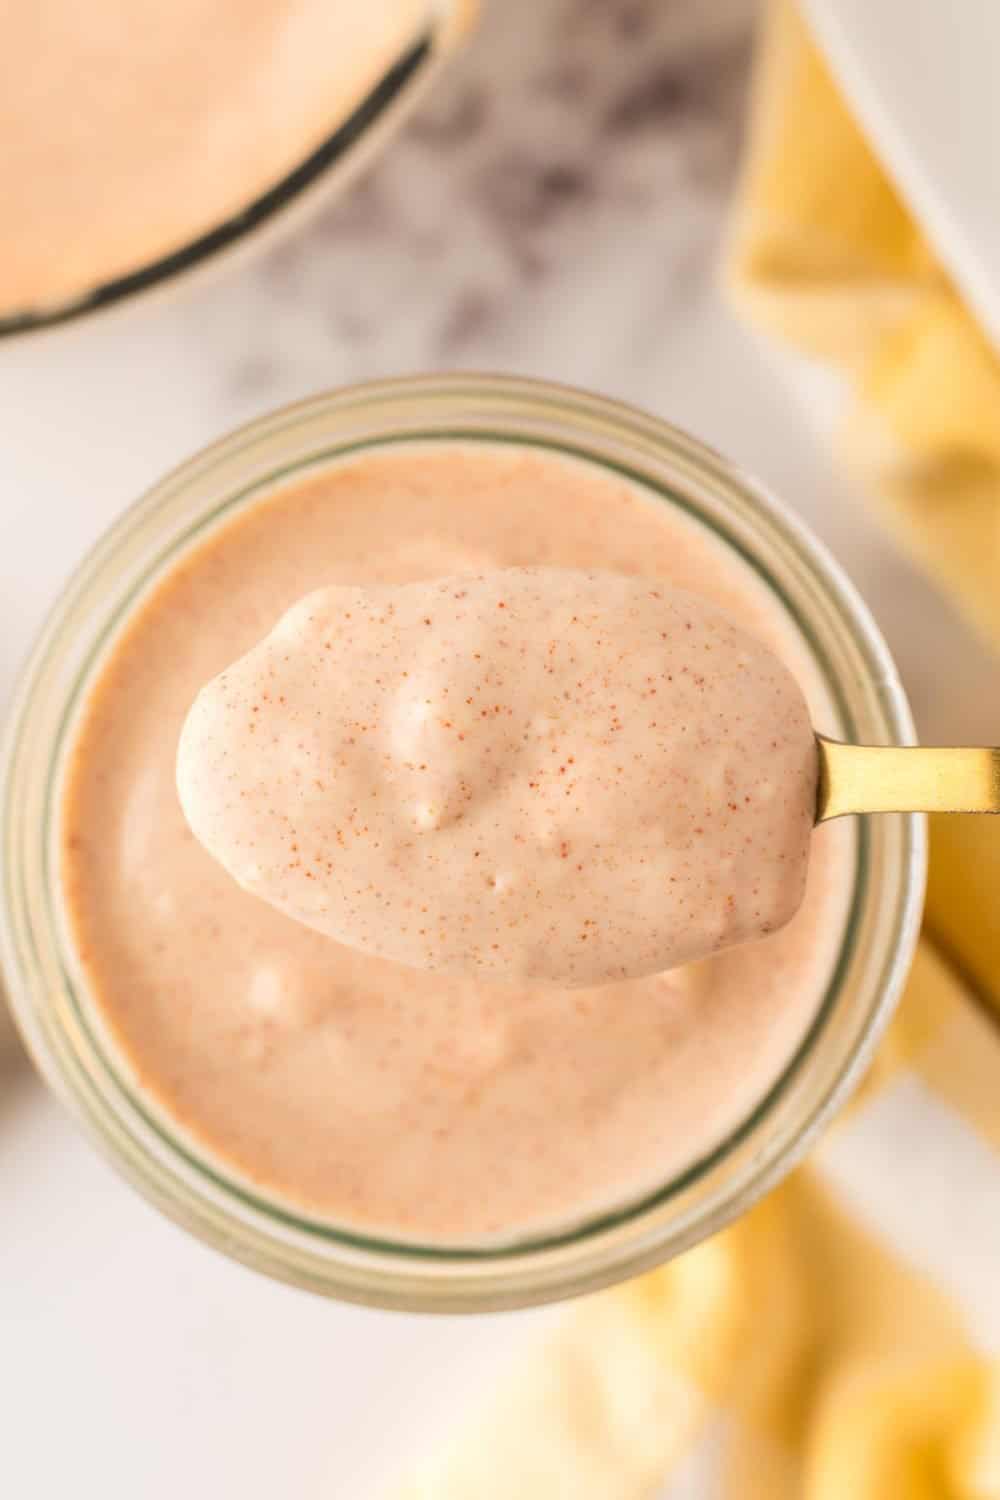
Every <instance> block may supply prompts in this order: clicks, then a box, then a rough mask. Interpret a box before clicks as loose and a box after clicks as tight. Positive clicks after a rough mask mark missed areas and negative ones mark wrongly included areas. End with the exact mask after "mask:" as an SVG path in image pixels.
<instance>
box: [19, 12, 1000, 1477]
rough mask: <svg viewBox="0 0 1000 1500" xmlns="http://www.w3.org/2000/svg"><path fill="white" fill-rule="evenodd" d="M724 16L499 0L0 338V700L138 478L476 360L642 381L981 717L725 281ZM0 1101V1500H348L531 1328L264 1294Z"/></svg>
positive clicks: (35, 1111) (900, 650)
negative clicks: (292, 152) (341, 190)
mask: <svg viewBox="0 0 1000 1500" xmlns="http://www.w3.org/2000/svg"><path fill="white" fill-rule="evenodd" d="M752 12H753V5H752V3H751V0H715V3H714V4H713V6H712V7H710V8H707V9H706V8H705V7H701V6H698V7H696V6H687V5H679V4H660V3H657V0H547V3H546V4H544V5H543V4H539V3H538V0H506V3H501V0H495V3H494V5H493V6H492V7H491V8H489V10H488V15H487V19H486V24H485V26H484V28H483V31H482V32H481V34H480V36H479V37H478V38H477V40H476V42H475V43H474V45H473V46H472V48H471V49H470V50H469V52H468V54H467V55H466V56H465V57H464V58H462V59H461V60H460V62H459V63H458V64H457V65H456V66H455V67H454V69H453V70H452V71H451V73H450V74H449V75H448V76H447V78H446V79H444V80H443V82H442V84H441V86H440V87H439V88H438V90H437V91H436V92H435V95H434V98H433V99H432V100H431V101H429V103H428V104H427V105H426V106H425V107H424V108H423V109H422V110H421V112H420V114H419V116H418V118H417V119H416V120H414V122H413V123H412V124H411V126H410V127H409V128H408V130H407V131H406V133H405V134H404V136H403V137H402V138H401V139H399V140H398V141H397V142H396V143H395V144H394V145H393V146H392V147H391V148H390V150H389V151H388V153H387V154H386V155H385V156H384V157H383V159H382V160H381V161H380V162H379V163H378V165H377V166H376V168H375V169H374V170H373V171H372V172H371V173H369V175H368V176H367V177H366V178H365V179H364V180H363V181H362V182H360V183H359V184H358V185H357V186H356V187H355V188H354V189H353V190H352V191H351V193H350V194H349V196H348V197H347V198H346V199H344V200H343V201H341V202H339V203H336V204H331V205H330V206H329V207H327V208H326V209H325V210H324V211H323V212H322V213H321V214H320V216H319V217H318V219H316V220H315V221H314V222H313V224H312V225H311V226H310V227H308V228H306V229H304V230H300V231H297V232H296V234H295V235H294V237H292V238H291V239H289V240H286V241H285V242H284V243H283V244H281V245H280V246H278V247H276V248H274V249H273V250H271V251H269V252H268V253H267V254H266V255H265V256H264V257H263V258H262V259H257V260H255V261H253V262H251V263H249V264H246V265H243V266H240V267H235V268H230V269H228V270H227V271H226V272H225V273H222V272H220V274H219V275H218V276H217V277H210V278H207V279H206V280H204V281H202V282H200V283H198V284H193V285H192V286H190V287H189V288H186V289H184V290H183V291H180V292H178V293H177V295H176V296H173V297H163V298H157V299H155V300H152V301H150V302H148V303H145V304H137V305H136V306H134V307H131V308H126V309H124V310H122V311H121V312H118V313H115V314H112V315H107V316H106V317H104V318H103V319H98V320H95V321H93V322H91V323H89V324H81V325H79V326H78V327H74V328H68V329H66V330H64V331H61V332H56V333H52V334H47V335H44V336H38V337H35V338H32V339H30V340H27V341H23V342H21V343H11V344H7V345H3V346H0V627H2V628H0V698H3V697H6V694H7V692H8V691H9V688H10V685H11V683H12V681H13V677H14V674H15V670H16V665H17V662H18V660H19V659H20V657H21V656H22V655H23V653H24V651H25V650H26V648H27V646H28V643H29V641H30V639H31V637H32V635H33V633H34V632H35V630H36V628H37V627H38V624H39V622H40V620H41V618H42V616H43V615H44V612H45V610H46V607H47V606H48V604H49V602H50V601H51V599H52V598H53V596H54V594H55V593H56V591H57V589H58V587H59V584H60V582H61V581H62V580H63V579H64V578H65V576H66V574H67V572H68V571H69V570H70V569H71V567H72V566H73V564H74V562H75V561H76V560H77V558H78V557H79V555H80V553H81V551H82V550H83V549H84V548H85V547H86V546H87V545H88V544H89V543H90V542H91V541H92V540H93V539H94V538H95V537H96V536H97V534H98V533H99V532H100V530H101V529H102V528H103V527H104V526H105V525H106V524H107V522H108V521H109V520H110V519H111V518H112V517H113V516H114V515H116V514H117V512H118V511H119V510H120V508H121V507H122V506H123V505H124V504H125V503H126V502H127V501H128V500H129V499H131V498H132V497H133V496H134V495H135V494H136V493H137V492H138V491H139V490H140V489H141V488H142V487H143V486H144V485H145V484H146V483H147V482H149V481H150V480H152V479H153V478H155V477H156V476H157V475H158V474H159V473H160V472H161V471H162V470H163V469H164V467H165V466H167V465H169V464H171V463H173V462H174V461H175V460H177V459H179V458H181V457H182V456H184V455H185V454H187V453H189V452H190V451H191V450H192V449H194V448H196V447H197V446H198V445H200V444H201V443H203V442H205V441H206V440H208V439H210V438H212V437H214V436H216V435H217V434H218V433H220V432H221V431H223V430H225V429H227V428H229V427H231V426H232V425H234V424H235V423H237V422H240V421H243V420H245V419H246V418H248V417H251V416H253V415H254V414H255V413H257V412H260V411H262V410H264V409H266V408H268V407H271V406H274V405H276V404H278V403H281V402H284V401H287V400H290V399H293V398H295V397H298V396H301V395H304V394H306V393H309V392H311V391H314V390H316V389H318V388H321V387H324V386H329V385H333V384H338V383H341V382H344V381H349V380H354V379H358V378H364V377H367V376H371V375H377V374H387V373H397V372H403V371H413V370H420V369H429V368H446V367H449V366H450V367H460V368H476V367H478V368H493V369H504V370H513V371H518V372H524V373H529V374H536V375H545V376H551V377H555V378H557V379H561V380H566V381H571V382H576V383H579V384H582V385H587V386H591V387H593V388H595V389H597V390H600V391H603V392H606V393H608V394H611V395H614V396H618V397H622V398H625V399H627V400H631V401H635V402H637V403H640V404H642V405H643V406H645V407H647V408H649V409H651V410H653V411H655V412H658V413H660V414H663V415H665V416H668V417H669V418H671V419H672V420H674V421H676V422H678V423H680V424H681V425H683V426H686V427H689V428H691V429H692V430H694V431H695V432H696V433H698V434H699V435H701V436H702V437H704V438H705V439H707V440H708V441H709V442H710V443H712V444H713V445H714V446H716V447H717V448H719V449H721V450H723V451H725V452H726V453H728V454H729V455H730V456H732V457H734V458H735V459H737V460H739V461H740V462H742V463H743V464H745V465H746V466H748V467H749V468H750V469H752V470H753V471H755V472H756V473H757V474H758V475H759V476H760V477H761V478H763V479H764V480H765V481H767V482H768V483H769V484H770V485H771V486H772V487H773V488H774V489H775V490H776V491H777V492H778V493H779V494H781V495H782V496H783V497H784V498H785V499H786V500H787V501H788V502H789V503H790V504H792V505H793V506H795V507H796V508H797V509H798V510H799V511H800V512H801V513H802V514H803V515H804V516H806V517H807V518H808V519H809V521H810V522H811V523H812V524H813V525H814V527H815V528H816V529H817V530H818V531H819V532H820V534H821V535H822V536H824V537H825V538H826V540H827V541H828V542H829V544H830V545H831V547H832V548H833V550H834V551H835V552H836V553H837V555H838V556H839V557H840V558H841V559H842V560H843V561H844V562H845V563H846V565H847V567H848V569H849V571H850V572H851V573H852V575H853V576H854V578H855V580H856V581H857V583H858V584H859V585H860V587H861V588H862V590H863V592H864V593H865V594H866V595H867V597H868V599H869V601H870V602H871V603H872V605H873V607H874V610H875V613H876V615H877V616H878V617H879V619H880V621H881V623H882V625H883V628H884V629H885V631H886V633H887V635H888V636H889V639H890V643H891V645H892V647H893V649H894V651H895V652H896V655H897V659H898V660H899V662H900V665H901V668H902V670H903V674H904V679H905V680H906V682H907V683H908V686H909V688H910V691H911V694H912V697H913V700H914V704H915V707H916V710H917V715H918V719H919V721H920V724H921V728H922V730H923V732H924V734H925V737H927V738H942V739H944V738H955V739H958V738H963V737H969V738H977V737H982V738H993V737H1000V716H998V712H997V710H996V709H995V708H993V707H991V700H992V699H993V698H994V697H995V695H994V693H993V683H994V681H995V677H992V676H990V664H989V662H988V659H987V658H986V656H985V654H984V653H983V652H982V651H981V650H979V648H977V647H976V646H975V643H974V642H972V641H971V640H970V638H969V637H968V635H967V634H966V632H965V630H964V628H963V627H962V626H961V624H960V623H959V622H958V621H957V620H956V619H955V617H954V615H953V614H952V612H951V611H950V609H949V608H948V607H947V606H946V605H945V604H944V603H942V602H941V600H940V599H938V598H937V597H936V596H935V594H934V593H933V591H932V590H931V589H930V588H929V587H928V586H927V585H926V583H925V582H924V581H923V580H922V579H921V578H920V577H918V576H917V575H916V574H915V573H914V572H913V570H912V569H911V568H910V567H909V566H908V564H906V563H905V562H904V561H903V560H902V559H901V558H899V557H898V556H897V555H896V554H895V552H894V551H893V549H892V548H891V546H890V545H889V544H888V542H887V541H886V540H885V538H884V537H883V536H882V534H881V532H880V531H879V530H878V529H877V527H876V526H875V525H874V524H873V523H872V521H871V520H870V519H869V517H868V516H867V514H866V512H865V510H864V508H863V506H862V505H861V504H860V503H859V500H858V497H857V496H856V495H855V494H853V493H852V492H851V491H850V489H849V487H848V486H847V484H846V483H845V481H844V479H843V477H842V476H841V475H840V474H838V473H837V472H836V470H835V469H834V468H833V466H832V464H831V462H830V461H829V460H828V458H827V456H826V455H825V453H824V452H823V450H822V448H821V446H820V444H819V443H818V442H817V441H816V440H815V439H814V437H813V436H812V434H811V432H810V428H809V424H808V422H807V420H806V418H805V415H804V410H803V407H802V405H801V404H800V402H799V399H798V396H797V395H796V394H795V393H794V392H793V390H792V389H791V388H790V386H789V385H788V384H787V383H786V382H785V380H784V379H783V377H782V375H781V374H780V373H779V372H778V371H777V370H776V369H775V368H774V367H773V366H772V365H771V364H770V363H769V361H768V360H767V358H765V357H764V356H763V355H762V353H761V351H760V350H759V349H758V347H757V346H756V344H755V342H754V341H753V339H752V338H751V337H749V336H748V335H747V333H746V332H745V331H744V330H743V329H741V327H740V326H739V325H738V324H737V322H736V321H735V320H734V318H733V317H732V316H731V314H730V313H729V311H728V310H727V309H726V308H725V306H724V305H723V304H722V302H721V300H720V298H719V296H718V293H717V289H716V280H715V269H716V259H717V254H718V250H719V242H720V234H721V230H722V226H723V222H724V211H725V204H726V201H727V196H728V193H729V191H730V188H731V184H732V179H733V173H734V169H735V162H736V154H737V150H738V145H739V136H740V120H741V107H742V95H743V88H744V83H745V74H746V66H747V62H748V58H749V51H750V28H751V21H752ZM0 1089H2V1093H0V1201H2V1203H3V1205H4V1217H3V1223H4V1230H3V1234H2V1235H0V1328H2V1330H3V1353H4V1357H3V1359H2V1360H0V1411H3V1412H4V1413H5V1416H6V1419H7V1420H6V1421H5V1422H4V1436H3V1442H2V1444H0V1493H4V1494H8V1493H9V1494H11V1495H17V1496H18V1497H19V1500H35V1497H38V1500H49V1497H52V1496H55V1495H59V1494H64V1493H70V1492H73V1493H83V1494H88V1495H89V1494H96V1493H98V1489H99V1491H100V1493H101V1495H102V1497H103V1500H132V1497H134V1496H137V1495H141V1496H142V1497H143V1500H174V1496H176V1495H177V1494H178V1493H186V1494H192V1495H199V1496H200V1495H212V1496H213V1497H214V1500H228V1497H230V1496H232V1497H236V1496H239V1497H240V1500H265V1497H266V1500H272V1497H273V1496H275V1495H286V1494H287V1495H290V1496H291V1495H295V1496H296V1497H297V1500H312V1497H318V1496H321V1495H325V1496H327V1497H343V1500H348V1497H350V1500H355V1497H359V1500H360V1497H362V1496H364V1495H365V1494H367V1493H371V1492H372V1491H373V1489H375V1488H377V1487H378V1484H379V1482H380V1480H381V1479H382V1478H383V1477H384V1476H385V1475H386V1474H387V1473H388V1472H390V1471H391V1470H392V1469H393V1468H395V1467H397V1466H398V1465H399V1464H400V1462H401V1461H402V1460H403V1458H404V1456H405V1453H406V1451H407V1450H408V1449H410V1448H413V1447H414V1446H416V1445H417V1444H419V1443H421V1442H424V1441H426V1440H427V1439H428V1435H429V1433H431V1432H432V1431H434V1430H435V1429H437V1428H440V1427H443V1426H445V1425H446V1424H447V1422H448V1421H449V1420H451V1419H452V1418H453V1415H454V1412H455V1411H456V1410H457V1409H458V1408H459V1407H460V1406H462V1405H463V1404H464V1403H465V1402H467V1401H468V1400H470V1399H473V1398H474V1395H475V1392H476V1390H477V1389H478V1387H479V1386H480V1385H481V1384H482V1383H483V1381H484V1380H485V1379H486V1378H488V1376H489V1374H490V1373H491V1372H492V1371H493V1370H494V1369H495V1367H496V1365H497V1363H498V1362H499V1361H501V1360H502V1359H503V1358H505V1357H506V1356H507V1354H508V1352H509V1350H510V1349H511V1348H512V1346H514V1345H516V1344H518V1343H519V1342H520V1341H521V1340H522V1339H523V1338H524V1337H525V1336H526V1332H527V1329H528V1328H529V1327H530V1326H532V1325H533V1324H534V1323H535V1322H536V1321H537V1316H538V1315H531V1316H517V1317H507V1318H494V1319H473V1320H465V1321H458V1320H441V1321H436V1322H428V1321H424V1320H419V1319H414V1318H403V1317H399V1316H392V1315H383V1314H375V1313H362V1312H358V1311H356V1310H352V1309H348V1308H342V1307H338V1306H335V1305H332V1304H326V1303H323V1302H320V1301H318V1300H316V1299H313V1298H310V1297H308V1296H306V1295H304V1294H301V1293H296V1292H294V1291H291V1290H289V1289H287V1288H284V1287H281V1286H277V1285H271V1284H269V1283H267V1282H266V1281H264V1280H262V1279H260V1278H257V1277H256V1276H254V1275H252V1274H251V1273H249V1272H247V1271H244V1270H242V1269H241V1268H238V1267H236V1266H235V1265H230V1264H229V1263H228V1262H225V1261H223V1260H222V1259H221V1258H219V1257H218V1256H216V1255H214V1254H212V1253H211V1252H209V1251H208V1250H206V1249H204V1248H203V1247H201V1246H200V1245H198V1244H196V1243H194V1242H193V1241H191V1240H189V1239H187V1238H186V1237H185V1236H184V1235H183V1234H181V1233H180V1232H179V1231H178V1230H176V1229H175V1228H173V1227H172V1226H171V1225H169V1224H167V1223H166V1222H165V1221H163V1220H161V1219H160V1218H159V1217H158V1216H157V1215H156V1214H155V1213H154V1212H153V1211H152V1210H151V1209H150V1208H148V1207H147V1206H146V1205H145V1204H144V1203H143V1202H141V1201H139V1200H138V1199H137V1198H136V1197H135V1196H133V1195H132V1193H131V1192H130V1191H129V1190H127V1189H126V1188H125V1187H124V1186H122V1185H121V1184H120V1183H119V1182H118V1181H117V1179H116V1178H115V1176H114V1175H113V1174H112V1172H111V1171H110V1169H109V1168H108V1167H107V1166H106V1165H105V1164H104V1163H103V1161H101V1160H99V1159H97V1158H96V1157H95V1156H94V1155H93V1154H92V1153H91V1151H90V1150H89V1149H88V1148H87V1147H86V1146H84V1144H83V1143H82V1142H81V1141H80V1140H79V1139H78V1137H77V1135H76V1133H75V1131H74V1129H73V1128H72V1126H71V1125H70V1124H69V1122H68V1121H67V1120H66V1119H64V1117H63V1116H62V1114H61V1113H60V1111H59V1110H58V1109H57V1107H56V1105H55V1104H54V1102H53V1101H52V1100H51V1099H50V1098H49V1097H48V1096H47V1095H46V1094H45V1093H44V1092H43V1091H42V1089H41V1087H40V1086H39V1085H38V1084H37V1083H36V1082H35V1081H34V1079H33V1077H32V1076H31V1075H30V1074H29V1073H28V1071H27V1069H25V1068H23V1067H19V1066H17V1065H13V1066H11V1065H8V1066H7V1068H6V1071H5V1072H4V1074H3V1079H2V1082H0ZM542 1316H545V1315H542ZM470 1500H471V1497H470Z"/></svg>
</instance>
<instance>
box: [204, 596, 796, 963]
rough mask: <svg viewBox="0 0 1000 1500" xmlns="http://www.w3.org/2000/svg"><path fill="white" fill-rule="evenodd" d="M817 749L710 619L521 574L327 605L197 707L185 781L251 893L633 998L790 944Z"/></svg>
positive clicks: (368, 940) (416, 948) (313, 920)
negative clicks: (687, 971) (739, 946)
mask: <svg viewBox="0 0 1000 1500" xmlns="http://www.w3.org/2000/svg"><path fill="white" fill-rule="evenodd" d="M816 777H817V753H816V740H815V736H814V735H813V732H812V728H811V726H810V723H809V712H808V709H807V707H806V704H805V700H804V699H803V696H802V693H801V692H800V690H799V687H798V684H797V683H796V681H795V678H794V677H793V676H792V674H791V673H790V672H789V671H788V670H787V668H786V667H784V666H783V665H782V663H781V662H780V661H779V660H778V658H777V657H776V656H774V655H773V653H772V652H770V651H768V650H766V649H765V648H764V647H763V646H762V645H760V644H759V642H758V641H756V640H755V639H754V637H753V636H751V635H749V634H748V633H747V632H746V631H744V630H741V629H740V628H739V626H737V625H736V624H734V623H733V621H732V620H730V619H729V617H728V616H727V615H725V614H723V613H722V612H721V611H720V610H718V609H716V608H715V607H714V606H713V605H711V604H708V603H706V602H705V601H703V600H701V599H699V598H697V597H696V596H695V595H692V594H687V593H681V592H678V591H676V590H673V589H668V588H664V586H663V585H662V584H653V585H652V586H651V585H650V583H649V582H648V581H647V580H646V579H642V578H632V577H628V576H627V575H623V574H617V573H596V572H582V571H579V570H573V569H556V568H531V569H527V568H520V569H503V570H499V571H496V572H491V573H476V574H472V575H469V576H465V575H462V574H459V575H457V576H455V577H452V578H446V579H438V580H434V581H431V582H428V583H411V584H406V585H403V586H402V587H393V586H392V585H382V586H381V587H379V588H358V587H354V588H343V587H339V588H337V587H334V588H327V589H323V590H320V591H319V592H317V593H315V594H310V595H309V596H307V598H305V599H303V600H301V601H300V602H299V603H298V604H296V605H294V606H293V607H292V609H290V610H289V611H288V612H287V613H286V614H284V615H283V616H282V617H281V619H280V620H279V622H278V624H277V625H276V626H275V628H274V629H273V630H272V631H271V632H270V633H269V634H268V635H267V636H266V637H265V638H264V640H263V641H262V642H261V643H260V644H259V645H258V646H256V647H255V648H254V649H253V651H251V652H249V653H248V654H247V655H246V656H244V657H242V658H241V659H240V660H239V661H238V662H235V663H233V665H232V666H231V667H228V668H227V669H226V671H225V672H223V673H221V675H220V676H219V677H217V678H215V679H214V680H213V681H212V682H211V683H209V684H207V685H206V686H205V687H204V688H203V689H202V691H201V693H199V695H198V698H197V699H196V701H195V704H194V706H193V708H192V710H191V712H190V714H189V715H188V718H187V721H186V722H185V725H184V729H183V732H182V734H181V742H180V750H179V754H178V760H177V786H178V791H179V794H180V799H181V805H182V807H183V808H184V812H185V815H186V817H187V819H188V822H189V823H190V825H191V827H192V829H193V830H194V832H195V834H196V835H197V836H198V838H199V839H200V840H201V842H202V843H203V844H204V845H205V847H206V848H207V849H208V850H209V852H210V853H212V854H214V855H215V857H216V858H217V859H218V860H219V861H220V862H221V863H222V864H223V865H224V866H225V868H226V869H227V870H229V872H230V874H232V875H233V876H234V877H235V878H236V879H237V880H238V881H239V883H240V885H241V886H243V888H244V889H245V890H248V891H253V892H254V893H256V894H258V895H260V896H262V897H263V898H264V899H265V900H267V901H270V902H271V903H272V904H273V905H274V906H276V907H278V909H279V910H280V911H285V912H287V913H288V915H289V916H292V917H295V918H297V920H298V921H300V922H305V923H306V924H307V926H310V927H315V928H316V930H317V931H319V932H325V933H326V934H327V935H328V936H329V937H333V938H336V939H337V940H338V941H339V942H343V943H348V944H350V945H351V947H355V948H360V949H361V950H362V951H363V952H366V953H374V954H377V955H378V956H379V957H382V958H391V959H395V960H396V961H397V962H399V963H405V964H410V965H413V966H415V967H417V968H422V969H434V970H440V971H441V972H442V973H457V974H470V975H472V976H473V977H474V978H479V979H498V980H504V981H512V980H513V981H515V982H516V981H524V980H527V981H542V982H547V983H549V984H553V985H561V986H564V987H567V988H570V987H575V986H580V985H596V984H610V983H614V982H615V981H618V980H621V979H638V978H641V977H642V976H643V975H646V974H655V973H657V972H659V971H661V970H663V969H668V968H672V967H674V966H676V965H677V964H681V963H684V962H686V961H690V960H692V959H699V958H705V957H707V956H709V955H710V954H712V953H714V952H717V951H718V950H719V949H721V948H725V947H728V946H731V945H732V944H734V943H740V942H746V941H747V940H749V939H752V938H760V937H763V936H765V935H766V934H767V933H769V932H773V931H774V930H776V929H777V928H778V927H781V926H783V925H784V924H785V922H787V921H788V920H789V918H790V917H792V916H793V915H794V913H795V911H796V910H797V909H798V906H799V903H800V901H801V899H802V893H803V891H804V889H805V881H806V867H807V863H808V858H809V842H810V835H811V833H812V824H813V818H814V812H815V806H816Z"/></svg>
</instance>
